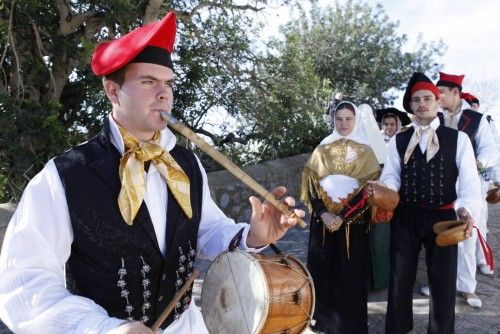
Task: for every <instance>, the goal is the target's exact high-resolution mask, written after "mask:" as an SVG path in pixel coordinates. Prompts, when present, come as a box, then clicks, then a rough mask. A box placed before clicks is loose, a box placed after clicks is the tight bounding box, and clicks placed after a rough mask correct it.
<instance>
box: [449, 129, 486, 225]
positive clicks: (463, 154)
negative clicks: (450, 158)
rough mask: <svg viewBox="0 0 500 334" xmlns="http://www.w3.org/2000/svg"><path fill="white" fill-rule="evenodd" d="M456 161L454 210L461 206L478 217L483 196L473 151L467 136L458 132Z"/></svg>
mask: <svg viewBox="0 0 500 334" xmlns="http://www.w3.org/2000/svg"><path fill="white" fill-rule="evenodd" d="M455 160H456V163H457V168H458V191H457V200H456V201H455V210H458V209H459V208H461V207H463V208H465V209H466V210H467V211H468V212H469V213H470V214H471V215H472V216H473V217H479V212H478V210H479V208H481V200H482V199H483V198H484V196H483V195H482V194H481V181H480V179H479V174H478V172H477V169H476V168H471V166H475V159H474V151H473V149H472V144H471V142H470V139H469V137H468V136H467V135H466V134H465V133H463V132H460V131H459V132H458V142H457V155H456V159H455Z"/></svg>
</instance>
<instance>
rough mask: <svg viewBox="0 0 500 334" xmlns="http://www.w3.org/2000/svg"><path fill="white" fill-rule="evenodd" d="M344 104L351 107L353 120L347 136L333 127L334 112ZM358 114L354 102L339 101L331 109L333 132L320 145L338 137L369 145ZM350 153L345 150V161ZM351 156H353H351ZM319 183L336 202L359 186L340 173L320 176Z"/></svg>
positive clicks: (343, 106) (342, 107) (350, 178)
mask: <svg viewBox="0 0 500 334" xmlns="http://www.w3.org/2000/svg"><path fill="white" fill-rule="evenodd" d="M345 104H349V105H351V106H352V107H353V109H354V117H355V121H354V128H353V129H352V132H351V133H350V134H348V135H347V136H342V135H341V134H340V133H339V132H338V131H337V129H336V128H335V114H336V113H337V111H338V110H341V109H344V108H345ZM349 110H350V109H349ZM358 116H359V114H358V108H357V107H356V105H354V103H352V102H348V101H342V102H340V103H339V104H338V105H337V107H336V108H335V110H334V111H333V114H332V115H331V117H332V119H333V122H334V127H333V132H332V133H331V134H330V135H329V136H327V137H325V138H324V139H323V140H322V141H321V143H320V145H327V144H330V143H333V142H334V141H337V140H340V139H349V140H352V141H355V142H357V143H360V144H365V145H369V142H368V139H367V138H366V136H365V134H364V132H363V129H362V127H361V122H360V121H359V118H358ZM351 153H352V152H350V151H349V150H347V152H346V154H347V155H348V156H347V157H346V160H347V161H349V155H350V154H351ZM353 158H355V157H354V156H353ZM319 183H320V185H321V188H323V190H324V191H326V193H327V194H328V196H329V197H330V198H331V199H332V201H334V202H336V203H340V202H341V200H342V199H344V198H346V197H347V196H348V195H349V194H351V193H352V192H353V191H355V190H356V189H357V188H358V187H359V182H358V180H356V179H355V178H353V177H350V176H347V175H341V174H334V175H327V176H325V177H324V178H322V179H321V180H320V182H319Z"/></svg>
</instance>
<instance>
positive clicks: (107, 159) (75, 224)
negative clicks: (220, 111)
mask: <svg viewBox="0 0 500 334" xmlns="http://www.w3.org/2000/svg"><path fill="white" fill-rule="evenodd" d="M109 138H110V130H109V121H108V120H106V121H105V123H104V127H103V131H102V132H101V133H100V134H98V135H97V136H96V137H94V138H93V139H91V140H90V141H88V142H87V143H84V144H82V145H80V146H77V147H76V148H74V149H72V150H70V151H67V152H65V153H64V154H63V155H61V156H59V157H57V158H56V159H55V164H56V167H57V170H58V172H59V175H60V178H61V181H62V184H63V187H64V190H65V193H66V199H67V202H68V208H69V214H70V219H71V224H72V228H73V234H74V239H73V243H72V245H71V256H70V258H69V260H68V262H67V264H66V270H67V273H68V275H67V284H68V289H69V290H70V291H71V292H72V293H74V294H76V295H80V296H84V297H88V298H90V299H92V300H94V301H95V302H96V303H97V304H99V305H101V306H102V307H103V308H104V309H106V311H107V312H108V313H109V315H110V316H113V317H117V318H121V319H127V318H129V319H132V318H133V319H135V320H142V321H143V322H144V323H145V324H146V325H148V326H151V325H152V323H153V322H154V321H155V320H156V319H157V318H158V316H159V315H160V314H161V312H162V311H163V310H164V309H165V307H166V305H167V304H168V303H169V302H170V301H171V299H172V298H173V296H174V294H175V292H176V291H178V290H179V289H180V288H181V286H182V284H183V283H184V281H186V280H187V278H188V277H189V276H190V275H191V273H192V271H193V262H194V258H195V255H196V240H197V235H198V227H199V223H200V216H201V205H202V176H201V172H200V169H199V166H198V162H197V160H196V158H195V156H194V155H193V154H192V153H191V152H189V151H188V150H186V149H184V148H182V147H180V146H175V147H174V148H173V149H172V150H171V151H170V153H171V154H172V156H173V157H174V158H175V160H176V161H177V162H178V163H179V165H180V166H181V167H182V169H183V170H184V171H185V172H186V174H187V175H188V177H189V179H190V184H191V205H192V208H193V217H192V219H188V218H187V217H186V216H185V214H184V212H183V211H182V209H181V208H180V206H179V205H178V203H177V202H176V201H175V199H174V198H173V195H172V193H171V192H170V191H168V199H169V200H168V204H167V205H168V206H167V207H168V208H167V215H168V216H167V228H166V230H167V232H166V245H167V248H166V249H167V253H166V255H165V257H164V256H163V254H162V253H161V251H160V248H159V246H158V241H157V238H156V235H155V231H154V227H153V224H152V221H151V217H150V216H149V213H148V210H147V207H146V205H145V203H144V202H143V203H142V205H141V207H140V209H139V212H138V214H137V216H136V218H135V219H134V222H133V224H132V226H128V225H127V224H126V223H125V221H124V220H123V218H122V216H121V214H120V211H119V208H118V203H117V200H118V194H119V192H120V187H121V184H120V179H119V175H118V167H119V162H120V154H119V152H118V150H117V149H116V148H115V146H114V145H113V144H111V142H110V139H109ZM190 299H191V291H189V292H188V293H187V294H186V296H183V298H182V299H181V302H179V303H178V304H177V305H176V308H175V310H174V312H172V313H171V315H170V316H169V317H168V319H167V320H166V321H165V322H164V324H163V325H162V327H163V328H164V327H166V326H167V325H169V324H170V323H171V322H172V321H173V320H174V319H175V318H177V317H179V316H180V314H181V313H182V312H183V311H184V310H186V309H187V307H188V305H189V302H190Z"/></svg>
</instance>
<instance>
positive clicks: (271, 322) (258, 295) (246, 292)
mask: <svg viewBox="0 0 500 334" xmlns="http://www.w3.org/2000/svg"><path fill="white" fill-rule="evenodd" d="M314 301H315V299H314V285H313V281H312V277H311V275H310V273H309V271H308V270H307V268H306V267H305V266H304V265H303V264H302V263H301V262H300V261H299V260H298V259H296V258H294V257H292V256H289V255H273V256H266V255H260V254H252V253H247V252H244V251H241V250H238V249H236V250H234V251H232V252H230V251H228V252H225V253H223V254H221V255H220V256H218V257H217V258H216V259H215V260H214V261H213V262H212V264H211V266H210V268H209V269H208V272H207V275H206V277H205V281H204V283H203V290H202V293H201V312H202V314H203V318H204V320H205V324H206V325H207V328H208V330H209V331H210V333H220V334H223V333H228V334H229V333H231V334H233V333H238V334H240V333H249V334H250V333H290V334H292V333H301V332H302V331H304V330H305V329H306V328H307V326H308V325H309V322H310V321H311V318H312V315H313V312H314Z"/></svg>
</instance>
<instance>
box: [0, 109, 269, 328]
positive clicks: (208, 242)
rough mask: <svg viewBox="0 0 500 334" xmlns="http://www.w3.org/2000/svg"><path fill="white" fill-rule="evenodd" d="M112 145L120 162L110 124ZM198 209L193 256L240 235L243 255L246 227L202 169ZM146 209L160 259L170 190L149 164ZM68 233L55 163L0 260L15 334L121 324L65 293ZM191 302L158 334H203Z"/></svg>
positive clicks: (168, 143) (14, 224)
mask: <svg viewBox="0 0 500 334" xmlns="http://www.w3.org/2000/svg"><path fill="white" fill-rule="evenodd" d="M109 120H110V126H111V137H112V138H111V141H112V143H113V144H114V145H115V146H116V147H117V149H118V150H119V152H120V153H121V154H123V152H124V146H123V140H122V138H121V135H120V134H119V131H118V128H117V126H116V123H115V122H114V121H113V118H112V117H109ZM175 142H176V139H175V136H174V135H173V133H172V132H171V131H170V130H168V129H165V130H163V131H162V132H161V137H160V144H161V145H162V146H163V147H164V148H165V149H167V150H171V149H172V148H173V147H174V146H175ZM198 163H199V165H200V170H201V173H202V176H203V202H202V213H201V221H200V227H199V232H198V256H200V257H203V258H207V259H213V258H214V257H216V256H217V255H218V254H220V253H221V252H223V251H224V250H226V249H227V247H228V244H229V242H230V240H231V239H232V238H233V236H234V235H235V234H236V233H237V232H238V231H239V230H240V229H241V228H245V230H244V233H243V239H242V245H243V246H242V248H244V249H247V250H250V251H259V250H254V249H248V248H246V247H245V246H244V245H246V237H247V235H248V231H249V225H248V224H242V223H240V224H235V223H234V221H233V220H231V219H229V218H227V217H226V216H225V214H224V213H223V212H222V211H221V210H220V209H219V207H218V206H217V205H216V204H215V203H214V201H213V199H212V198H211V196H210V191H209V187H208V182H207V175H206V172H205V170H204V168H203V167H202V166H201V164H200V161H199V160H198ZM145 178H146V183H147V189H146V195H145V198H144V201H145V203H146V205H147V207H148V210H149V214H150V216H151V220H152V222H153V225H154V229H155V232H156V237H157V239H158V244H159V245H160V249H161V251H162V252H163V254H165V228H166V217H167V215H166V211H167V206H166V203H167V194H168V193H167V186H166V182H165V181H164V180H163V179H162V177H161V175H160V174H159V172H158V171H157V170H156V168H155V166H154V164H151V165H150V167H149V170H148V172H147V173H145ZM72 242H73V231H72V225H71V221H70V216H69V211H68V205H67V202H66V197H65V192H64V188H63V186H62V183H61V179H60V177H59V174H58V172H57V168H56V166H55V163H54V161H53V160H50V161H49V162H48V163H47V164H46V166H45V167H44V168H43V170H42V171H41V172H40V173H38V174H37V175H36V176H35V177H34V178H33V179H32V180H31V181H30V182H29V184H28V186H27V187H26V189H25V191H24V193H23V196H22V198H21V201H20V203H19V205H18V208H17V210H16V212H15V214H14V216H13V217H12V220H11V221H10V223H9V226H8V229H7V232H6V235H5V239H4V242H3V247H2V253H1V255H0V317H1V319H2V320H3V321H4V323H5V324H6V325H7V326H8V327H9V328H10V329H11V330H13V331H14V332H16V333H110V332H111V333H112V332H113V329H116V328H117V327H118V326H120V325H121V324H122V323H123V322H124V320H123V319H117V318H112V317H109V316H108V314H107V312H106V310H104V309H103V308H102V307H101V306H99V305H97V304H96V303H94V302H93V301H92V300H90V299H88V298H85V297H81V296H76V295H73V294H71V293H70V292H69V291H68V290H67V289H66V287H65V284H66V280H65V273H64V267H65V263H66V261H67V260H68V258H69V256H70V253H71V244H72ZM206 332H207V330H206V327H205V324H204V322H203V318H202V315H201V313H200V311H199V310H198V309H197V307H196V305H195V304H194V302H192V303H191V305H190V307H189V308H188V310H187V311H186V312H184V313H183V314H182V316H181V317H180V318H179V319H178V320H176V321H174V322H173V323H172V324H171V325H170V326H169V327H168V328H167V329H166V330H164V331H163V333H197V334H198V333H206Z"/></svg>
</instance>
